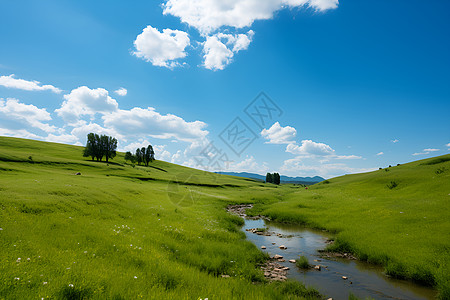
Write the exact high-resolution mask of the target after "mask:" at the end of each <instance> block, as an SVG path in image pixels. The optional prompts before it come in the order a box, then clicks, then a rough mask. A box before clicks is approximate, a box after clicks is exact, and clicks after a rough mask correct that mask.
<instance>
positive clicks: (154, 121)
mask: <svg viewBox="0 0 450 300" xmlns="http://www.w3.org/2000/svg"><path fill="white" fill-rule="evenodd" d="M102 119H103V121H104V125H105V127H107V128H112V129H114V130H115V131H116V132H117V133H119V134H123V135H129V134H132V135H142V134H144V135H147V136H150V137H154V138H160V139H171V138H175V139H177V140H181V141H185V142H193V141H195V140H197V139H201V138H204V137H205V136H206V135H207V134H208V131H206V130H205V127H206V126H207V125H206V123H204V122H201V121H194V122H186V121H185V120H184V119H182V118H180V117H178V116H175V115H172V114H167V115H161V114H160V113H158V112H157V111H155V109H154V108H153V107H149V108H147V109H143V108H139V107H135V108H132V109H131V110H117V111H114V112H111V113H109V114H105V115H104V116H103V117H102Z"/></svg>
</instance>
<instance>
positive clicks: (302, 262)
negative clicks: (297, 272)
mask: <svg viewBox="0 0 450 300" xmlns="http://www.w3.org/2000/svg"><path fill="white" fill-rule="evenodd" d="M295 265H296V266H297V267H298V268H299V269H308V268H309V262H308V258H307V257H306V256H303V255H302V256H300V258H299V259H297V261H296V262H295Z"/></svg>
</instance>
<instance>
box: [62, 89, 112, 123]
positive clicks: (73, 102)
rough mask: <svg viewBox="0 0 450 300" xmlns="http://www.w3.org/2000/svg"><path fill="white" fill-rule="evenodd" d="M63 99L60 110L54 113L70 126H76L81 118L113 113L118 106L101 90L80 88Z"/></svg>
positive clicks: (106, 92) (105, 91)
mask: <svg viewBox="0 0 450 300" xmlns="http://www.w3.org/2000/svg"><path fill="white" fill-rule="evenodd" d="M64 99H65V101H64V102H63V104H62V105H61V108H59V109H56V110H55V112H56V113H57V114H58V116H60V117H62V118H63V119H64V120H65V121H67V122H68V123H69V124H71V125H74V124H76V123H77V122H78V121H79V120H80V118H81V117H82V116H90V117H91V118H93V117H94V116H95V114H96V113H101V114H104V113H108V112H113V111H116V110H117V109H118V106H119V105H118V103H117V101H116V100H114V99H113V98H111V97H110V96H109V93H108V91H107V90H105V89H102V88H97V89H90V88H88V87H86V86H80V87H78V88H76V89H74V90H72V91H71V92H70V94H67V95H64Z"/></svg>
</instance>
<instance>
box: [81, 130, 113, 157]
mask: <svg viewBox="0 0 450 300" xmlns="http://www.w3.org/2000/svg"><path fill="white" fill-rule="evenodd" d="M116 149H117V140H116V139H115V138H113V137H111V136H107V135H101V136H99V135H98V134H96V133H89V134H88V135H87V142H86V147H85V148H84V153H83V156H84V157H89V156H90V157H92V160H94V159H97V161H102V159H103V157H105V159H106V162H108V160H109V159H110V158H111V159H113V158H114V157H115V156H116Z"/></svg>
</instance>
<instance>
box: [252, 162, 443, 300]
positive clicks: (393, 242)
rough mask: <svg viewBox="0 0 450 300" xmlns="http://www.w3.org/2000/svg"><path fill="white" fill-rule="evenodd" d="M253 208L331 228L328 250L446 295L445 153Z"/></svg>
mask: <svg viewBox="0 0 450 300" xmlns="http://www.w3.org/2000/svg"><path fill="white" fill-rule="evenodd" d="M253 213H254V214H255V213H262V214H264V215H266V216H269V217H270V218H272V219H274V220H278V221H281V222H294V223H301V224H305V225H307V226H311V227H317V228H323V229H327V230H329V231H331V232H334V233H336V242H335V244H334V245H333V246H331V247H330V249H331V250H335V251H345V252H352V253H354V254H356V255H357V256H358V257H359V258H360V259H362V260H367V261H369V262H373V263H377V264H381V265H383V266H385V268H386V273H387V274H389V275H391V276H393V277H398V278H408V279H412V280H414V281H417V282H419V283H422V284H427V285H431V286H436V287H437V288H438V290H439V291H440V297H441V298H442V299H450V155H444V156H440V157H437V158H431V159H425V160H420V161H416V162H412V163H408V164H404V165H400V166H395V167H391V168H386V169H382V170H378V171H375V172H370V173H365V174H354V175H346V176H342V177H337V178H333V179H330V180H327V181H324V182H322V183H319V184H316V185H314V186H311V187H309V188H308V189H302V190H297V191H295V192H292V193H289V194H287V195H286V196H285V197H284V198H283V201H281V202H280V201H265V202H264V204H260V205H257V206H256V207H255V208H254V209H253Z"/></svg>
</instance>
